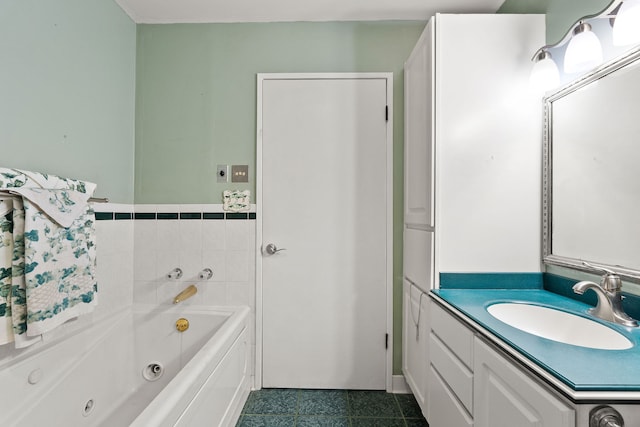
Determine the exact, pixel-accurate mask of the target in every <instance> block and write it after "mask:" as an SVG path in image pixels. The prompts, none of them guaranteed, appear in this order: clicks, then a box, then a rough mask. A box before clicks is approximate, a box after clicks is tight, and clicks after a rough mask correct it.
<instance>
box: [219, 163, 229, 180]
mask: <svg viewBox="0 0 640 427" xmlns="http://www.w3.org/2000/svg"><path fill="white" fill-rule="evenodd" d="M216 182H219V183H224V182H229V165H218V166H216Z"/></svg>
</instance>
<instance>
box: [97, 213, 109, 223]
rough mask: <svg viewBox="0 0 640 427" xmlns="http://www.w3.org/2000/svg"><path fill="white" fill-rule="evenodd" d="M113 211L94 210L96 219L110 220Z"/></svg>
mask: <svg viewBox="0 0 640 427" xmlns="http://www.w3.org/2000/svg"><path fill="white" fill-rule="evenodd" d="M112 220H113V212H96V221H112Z"/></svg>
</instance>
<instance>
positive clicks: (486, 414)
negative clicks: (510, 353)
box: [473, 338, 575, 427]
mask: <svg viewBox="0 0 640 427" xmlns="http://www.w3.org/2000/svg"><path fill="white" fill-rule="evenodd" d="M474 375H475V377H474V390H473V392H474V394H473V395H474V403H473V407H474V420H475V425H476V427H513V426H518V427H575V411H574V410H573V409H572V408H570V407H569V406H567V405H566V404H565V403H564V402H562V401H561V400H560V399H558V398H557V397H556V396H554V395H553V394H552V393H551V392H549V391H548V390H547V389H545V388H543V387H542V386H541V385H540V384H538V383H537V382H536V381H534V380H533V379H531V378H530V377H529V376H527V375H526V374H525V373H523V372H522V371H521V370H520V369H518V368H517V367H516V366H514V365H513V364H512V363H511V362H510V361H509V360H507V359H506V358H504V357H503V356H501V355H500V354H498V352H497V351H495V350H494V349H492V348H491V347H489V345H487V344H486V343H484V342H483V341H482V340H480V339H479V338H476V339H475V344H474Z"/></svg>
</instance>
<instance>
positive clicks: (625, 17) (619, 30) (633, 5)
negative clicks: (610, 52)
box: [612, 0, 640, 46]
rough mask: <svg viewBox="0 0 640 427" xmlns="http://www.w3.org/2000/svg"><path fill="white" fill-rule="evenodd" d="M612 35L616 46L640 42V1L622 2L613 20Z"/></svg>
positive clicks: (629, 0)
mask: <svg viewBox="0 0 640 427" xmlns="http://www.w3.org/2000/svg"><path fill="white" fill-rule="evenodd" d="M612 35H613V44H614V45H615V46H626V45H630V44H635V43H640V1H634V0H627V1H625V2H624V3H622V5H621V6H620V10H618V13H617V14H616V19H615V21H614V22H613V33H612Z"/></svg>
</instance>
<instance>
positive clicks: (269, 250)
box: [264, 243, 286, 255]
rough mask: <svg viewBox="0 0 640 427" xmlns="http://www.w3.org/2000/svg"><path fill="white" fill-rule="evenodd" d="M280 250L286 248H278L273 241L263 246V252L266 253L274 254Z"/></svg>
mask: <svg viewBox="0 0 640 427" xmlns="http://www.w3.org/2000/svg"><path fill="white" fill-rule="evenodd" d="M280 251H286V248H282V249H278V247H277V246H276V245H274V244H273V243H269V244H268V245H267V246H265V247H264V252H265V253H266V254H267V255H275V254H276V253H278V252H280Z"/></svg>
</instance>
